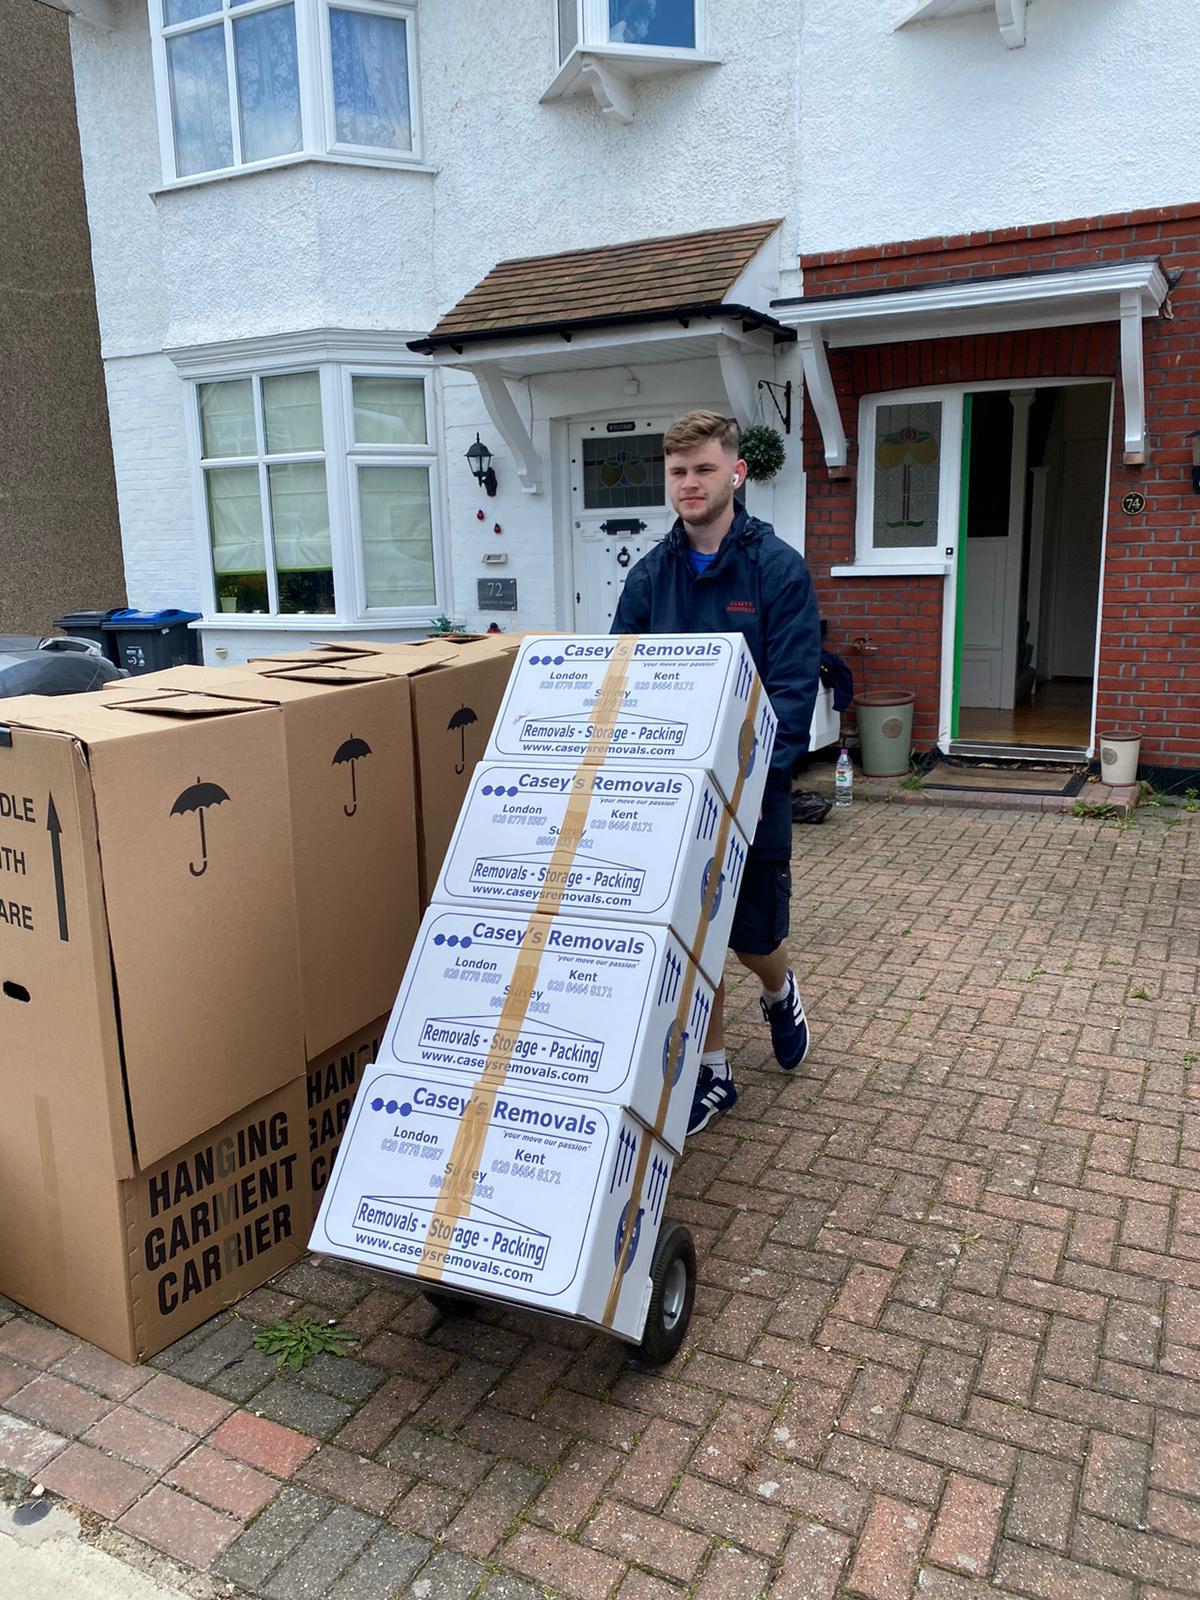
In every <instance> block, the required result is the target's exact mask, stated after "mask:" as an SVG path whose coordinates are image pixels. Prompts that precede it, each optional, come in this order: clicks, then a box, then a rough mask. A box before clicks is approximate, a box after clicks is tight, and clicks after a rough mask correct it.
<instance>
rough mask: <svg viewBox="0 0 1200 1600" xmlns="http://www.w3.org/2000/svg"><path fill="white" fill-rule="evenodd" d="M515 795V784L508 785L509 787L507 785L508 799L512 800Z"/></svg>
mask: <svg viewBox="0 0 1200 1600" xmlns="http://www.w3.org/2000/svg"><path fill="white" fill-rule="evenodd" d="M516 793H517V786H516V784H515V783H514V784H510V785H509V789H508V798H509V799H510V800H511V799H513V797H514V796H515V795H516Z"/></svg>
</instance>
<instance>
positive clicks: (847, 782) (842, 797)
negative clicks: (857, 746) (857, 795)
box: [833, 745, 854, 806]
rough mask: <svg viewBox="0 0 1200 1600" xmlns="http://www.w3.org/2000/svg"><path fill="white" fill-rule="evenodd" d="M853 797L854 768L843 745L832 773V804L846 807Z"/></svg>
mask: <svg viewBox="0 0 1200 1600" xmlns="http://www.w3.org/2000/svg"><path fill="white" fill-rule="evenodd" d="M853 797H854V768H853V766H852V765H851V763H850V756H849V753H848V751H847V750H846V747H845V745H843V746H842V752H841V754H840V755H839V756H838V758H837V766H836V767H835V768H834V773H833V803H834V805H835V806H848V805H849V804H850V802H851V800H852V799H853Z"/></svg>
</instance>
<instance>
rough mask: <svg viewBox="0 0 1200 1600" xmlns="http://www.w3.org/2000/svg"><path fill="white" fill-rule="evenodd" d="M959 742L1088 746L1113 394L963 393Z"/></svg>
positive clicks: (1072, 388) (1098, 387) (1103, 387)
mask: <svg viewBox="0 0 1200 1600" xmlns="http://www.w3.org/2000/svg"><path fill="white" fill-rule="evenodd" d="M965 400H966V406H965V415H964V450H963V470H964V480H965V481H964V483H963V487H962V526H961V535H962V537H961V538H960V545H959V562H960V573H959V599H960V617H961V634H960V638H959V641H958V648H957V652H956V662H955V679H956V687H957V691H958V692H957V718H956V725H955V727H954V734H953V741H952V746H951V748H952V749H953V748H954V745H955V744H958V745H965V744H969V745H971V746H972V747H977V746H981V745H982V746H988V745H996V746H1003V747H1008V748H1009V749H1011V750H1013V751H1022V750H1029V751H1033V750H1059V751H1066V750H1072V751H1079V752H1083V751H1084V750H1086V749H1087V748H1088V747H1089V746H1090V744H1091V742H1092V705H1093V689H1094V680H1093V675H1094V671H1095V659H1096V643H1097V637H1098V629H1099V610H1100V573H1101V561H1102V546H1103V533H1104V506H1105V498H1106V491H1107V480H1108V448H1109V434H1110V427H1111V407H1112V390H1111V386H1110V385H1109V384H1107V383H1080V384H1062V385H1039V386H1037V387H1029V388H1012V389H1009V388H1007V387H1005V388H993V389H987V390H982V391H979V392H976V393H972V394H968V395H967V396H966V397H965Z"/></svg>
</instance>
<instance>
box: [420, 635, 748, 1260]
mask: <svg viewBox="0 0 1200 1600" xmlns="http://www.w3.org/2000/svg"><path fill="white" fill-rule="evenodd" d="M636 643H637V637H636V635H633V634H623V635H622V636H621V637H620V638H618V639H617V641H616V643H615V645H614V647H613V653H612V660H611V661H610V662H609V664H608V667H607V669H606V671H605V674H604V678H603V680H602V682H601V684H600V689H599V692H598V694H597V696H596V705H595V707H594V708H593V713H592V737H591V739H590V740H589V741H588V747H587V751H586V752H585V754H584V758H583V761H582V763H581V764H580V766H579V767H578V768H577V770H576V773H575V778H574V781H573V783H572V786H571V798H570V800H569V801H568V802H567V810H566V814H565V815H564V817H563V825H562V830H561V832H560V833H559V836H558V842H557V844H556V845H555V847H554V852H553V854H552V855H551V857H550V864H549V866H548V867H547V869H546V883H545V886H544V887H543V889H542V892H541V894H540V895H539V896H538V902H537V905H536V906H535V907H534V909H533V911H532V913H531V914H530V918H529V922H528V924H527V925H526V929H525V935H524V937H523V939H522V940H521V949H520V953H519V954H518V956H517V960H516V963H515V965H514V967H513V975H512V981H511V982H510V984H509V988H508V994H507V995H506V997H505V1001H504V1005H503V1007H502V1008H501V1011H500V1017H499V1020H498V1022H497V1024H496V1031H495V1033H494V1034H493V1036H492V1043H491V1048H490V1049H489V1050H488V1056H487V1060H486V1061H485V1062H484V1066H483V1071H482V1072H481V1073H480V1075H479V1078H478V1080H477V1081H476V1084H475V1087H474V1088H473V1089H472V1091H471V1094H470V1096H469V1098H468V1100H467V1109H466V1110H465V1111H464V1112H463V1115H462V1119H461V1121H460V1122H459V1125H458V1132H457V1133H456V1134H455V1136H454V1145H453V1147H452V1149H451V1152H450V1160H449V1161H448V1162H447V1165H446V1177H445V1178H444V1179H443V1182H442V1187H441V1191H440V1193H439V1195H438V1199H437V1204H436V1205H435V1206H434V1210H433V1215H432V1217H431V1218H430V1219H429V1228H428V1231H427V1232H426V1235H425V1245H424V1248H423V1250H422V1252H421V1260H420V1262H419V1263H418V1265H417V1276H418V1277H421V1278H432V1279H435V1280H436V1279H438V1278H440V1277H441V1275H442V1273H443V1271H444V1270H445V1266H446V1253H447V1247H448V1245H449V1242H450V1241H451V1240H452V1239H453V1237H454V1230H455V1228H456V1227H457V1226H458V1224H459V1222H460V1221H461V1220H462V1218H463V1217H464V1216H466V1214H467V1212H468V1211H469V1210H470V1209H471V1201H472V1198H473V1196H474V1189H475V1173H476V1172H477V1170H478V1168H479V1161H480V1158H481V1156H482V1155H483V1145H484V1140H485V1139H486V1138H487V1131H488V1128H489V1126H490V1125H491V1120H492V1111H493V1110H494V1108H495V1104H496V1096H497V1094H498V1093H499V1092H500V1088H501V1086H502V1085H503V1083H504V1080H505V1077H506V1076H507V1074H508V1068H509V1063H510V1062H511V1060H512V1053H513V1050H514V1049H515V1048H516V1042H517V1036H518V1035H519V1033H520V1031H521V1028H522V1027H523V1026H524V1022H525V1014H526V1012H527V1011H528V1010H529V1003H530V1001H531V1000H532V998H533V990H534V986H535V984H536V982H537V974H538V968H539V966H540V965H541V960H542V951H543V949H544V948H545V944H546V938H547V935H548V934H549V931H550V918H551V917H553V916H555V915H556V914H557V912H558V909H559V907H560V906H561V904H562V897H563V892H564V889H565V887H566V883H567V879H568V875H569V873H570V869H571V865H572V863H573V861H574V859H575V853H576V851H577V850H578V848H579V841H580V839H581V838H582V836H583V830H584V827H585V825H586V823H587V814H588V807H589V805H590V804H591V799H592V791H593V788H594V787H595V782H596V769H597V767H598V766H599V765H600V763H602V762H603V760H604V757H605V755H606V753H607V751H608V746H609V744H610V743H611V741H612V735H613V728H614V726H615V725H616V719H617V712H618V711H619V709H620V707H621V703H622V700H623V698H624V690H625V679H626V677H627V676H628V673H629V663H630V661H631V660H632V657H633V650H634V646H635V645H636ZM711 876H712V877H713V878H714V879H715V878H716V877H717V876H718V875H717V874H715V873H714V874H712V875H711Z"/></svg>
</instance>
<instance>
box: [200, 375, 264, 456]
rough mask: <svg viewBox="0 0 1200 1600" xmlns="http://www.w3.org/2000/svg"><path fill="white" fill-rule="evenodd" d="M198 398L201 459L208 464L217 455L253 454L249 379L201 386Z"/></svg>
mask: <svg viewBox="0 0 1200 1600" xmlns="http://www.w3.org/2000/svg"><path fill="white" fill-rule="evenodd" d="M199 395H200V450H201V454H202V455H203V456H204V458H205V460H206V461H211V460H212V459H213V458H214V457H217V456H253V455H257V454H258V443H257V441H256V440H255V437H254V397H253V395H252V393H251V389H250V379H249V378H237V379H235V380H234V381H232V382H230V383H202V384H201V385H200V388H199Z"/></svg>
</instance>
